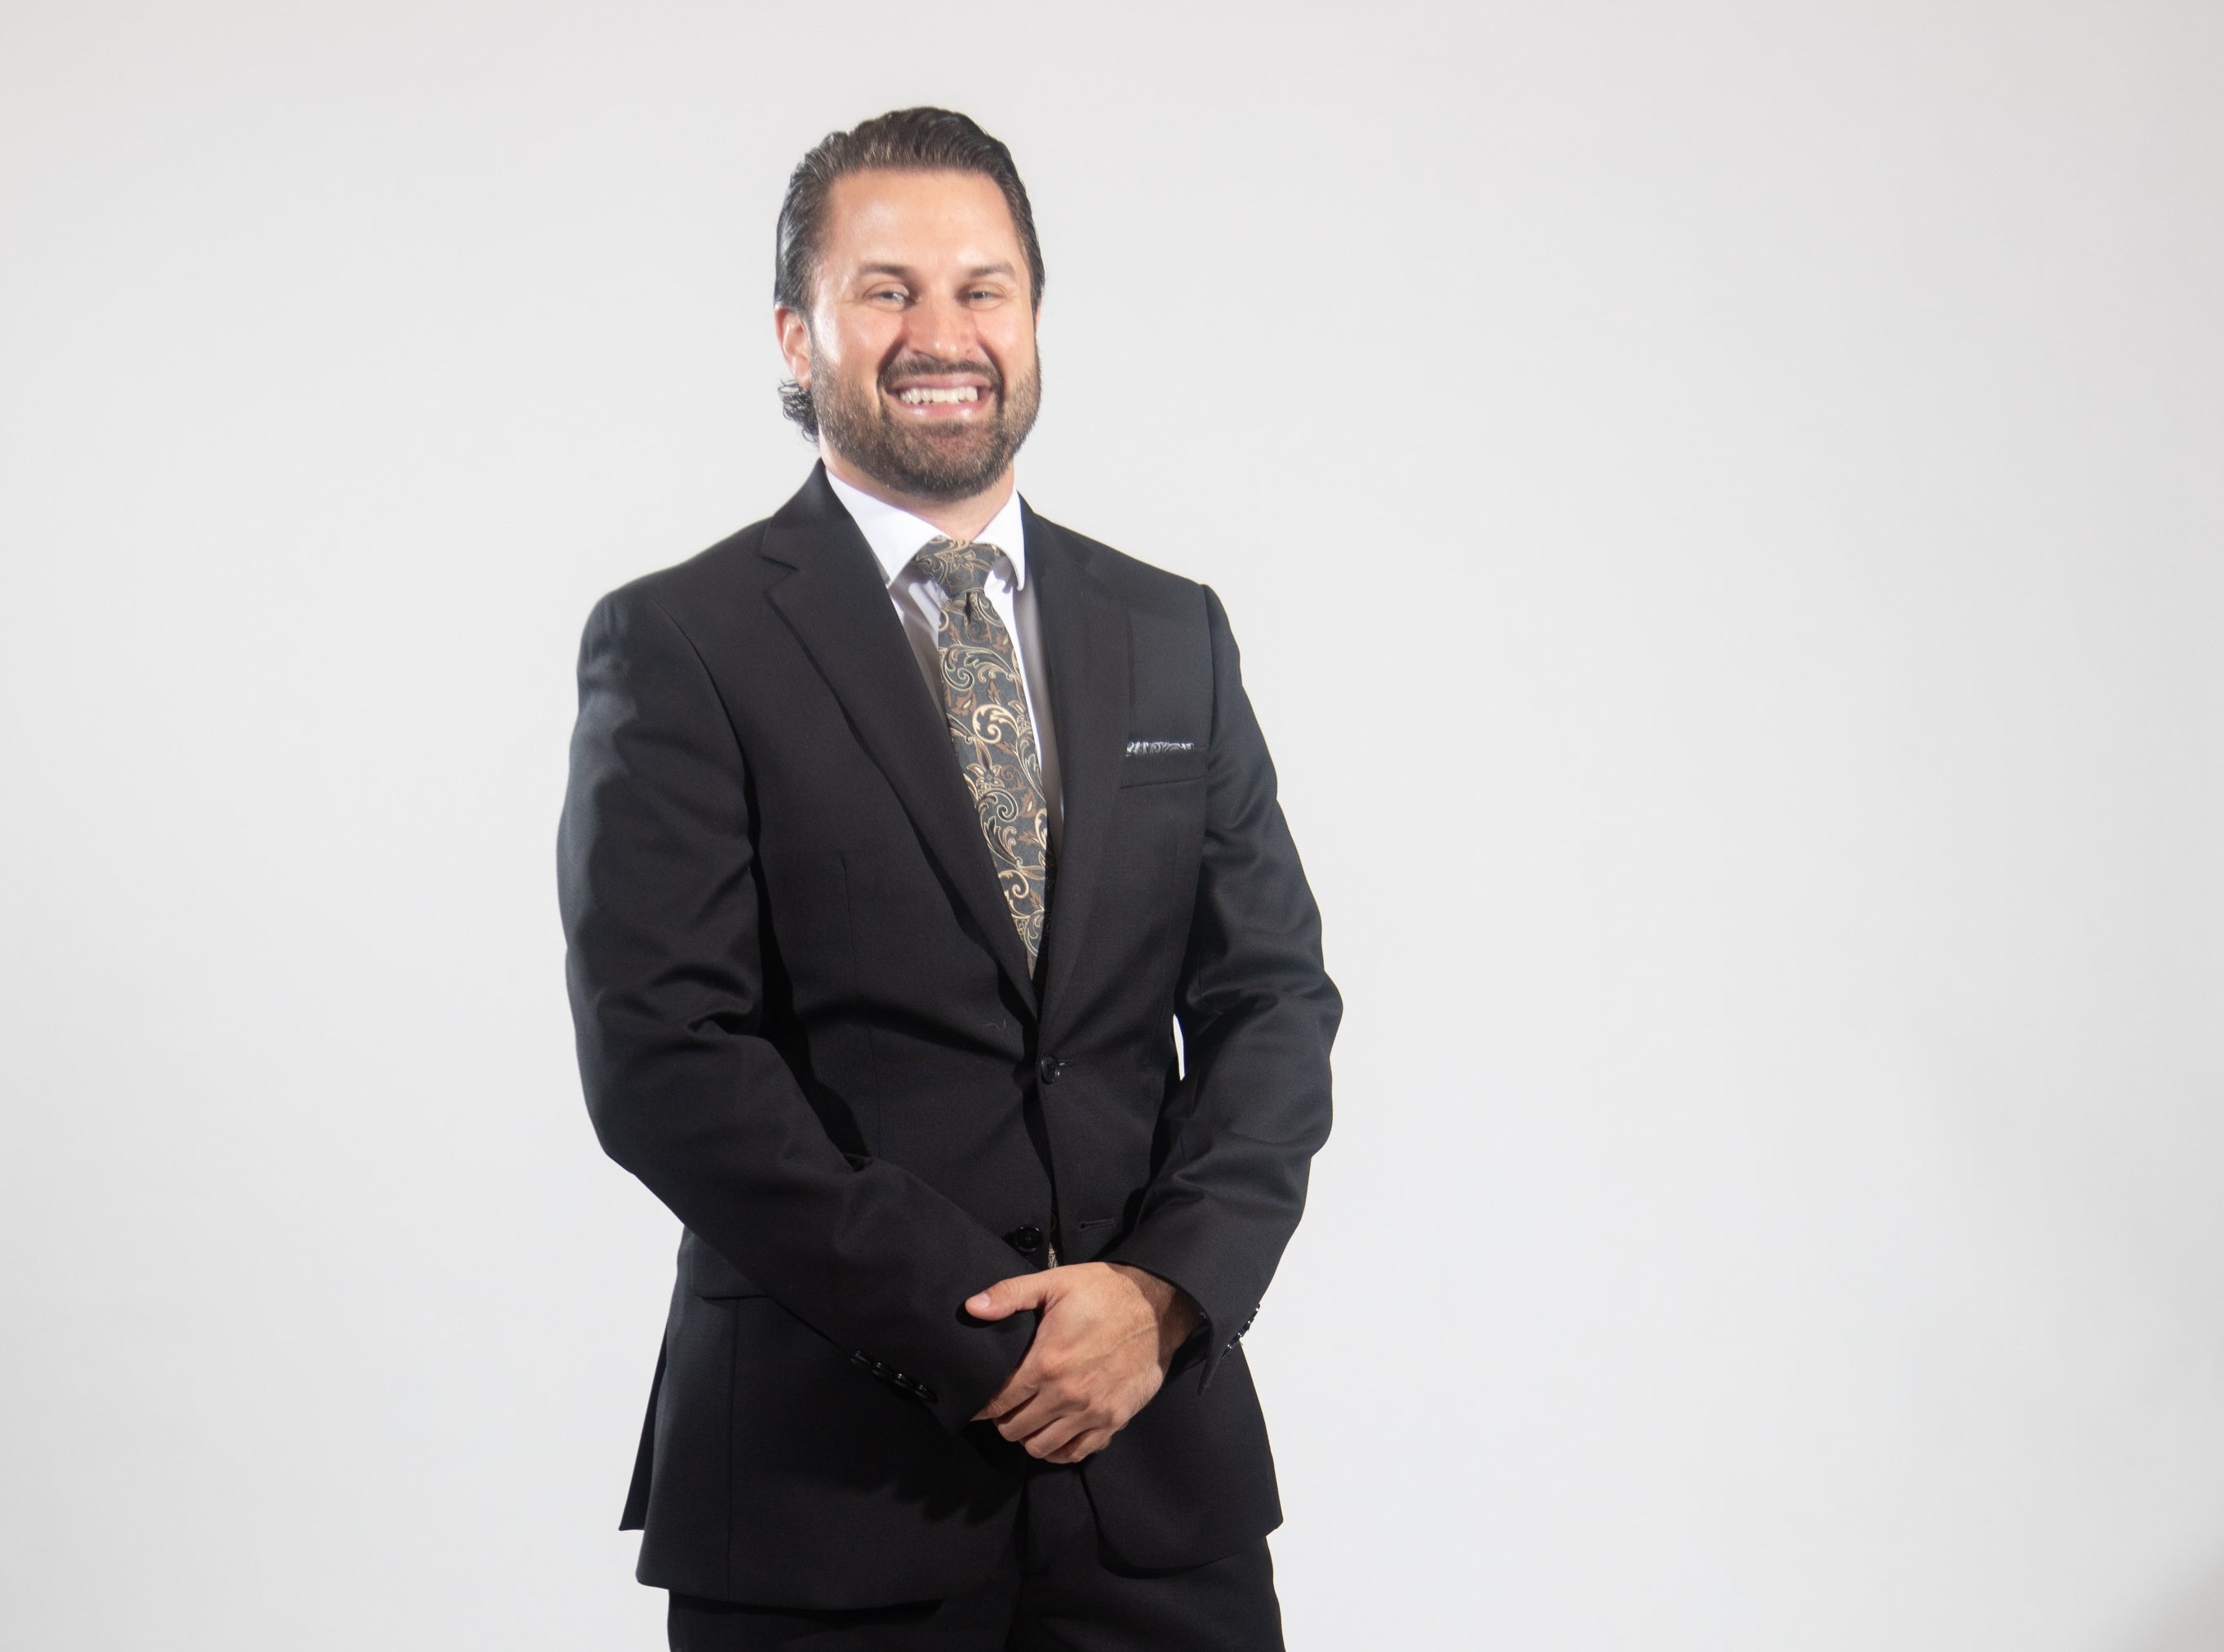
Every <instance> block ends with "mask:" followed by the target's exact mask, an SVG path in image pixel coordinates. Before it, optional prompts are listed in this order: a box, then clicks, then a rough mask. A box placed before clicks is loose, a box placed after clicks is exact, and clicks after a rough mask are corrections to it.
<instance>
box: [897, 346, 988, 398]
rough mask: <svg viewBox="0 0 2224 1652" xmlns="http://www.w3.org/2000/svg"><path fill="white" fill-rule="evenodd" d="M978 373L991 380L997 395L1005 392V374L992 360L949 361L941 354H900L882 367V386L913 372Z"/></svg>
mask: <svg viewBox="0 0 2224 1652" xmlns="http://www.w3.org/2000/svg"><path fill="white" fill-rule="evenodd" d="M924 373H978V374H980V375H981V377H983V378H985V379H987V380H988V381H989V389H992V390H994V391H995V393H996V394H997V395H999V396H1001V395H1002V394H1003V393H1004V376H1003V375H1002V374H1001V373H1000V372H998V371H997V370H996V364H995V363H994V362H992V361H986V360H983V361H948V360H945V359H944V358H942V357H939V356H899V357H897V358H895V359H894V361H892V362H890V363H889V364H888V365H887V366H886V367H883V368H882V369H881V389H884V390H885V389H888V385H889V384H890V383H891V382H893V381H894V380H896V379H899V378H904V377H909V376H910V375H913V374H924Z"/></svg>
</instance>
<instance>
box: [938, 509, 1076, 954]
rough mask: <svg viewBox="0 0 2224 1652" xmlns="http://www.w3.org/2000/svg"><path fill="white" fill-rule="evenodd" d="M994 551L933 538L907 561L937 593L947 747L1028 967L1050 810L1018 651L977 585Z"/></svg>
mask: <svg viewBox="0 0 2224 1652" xmlns="http://www.w3.org/2000/svg"><path fill="white" fill-rule="evenodd" d="M999 555H1001V552H1000V551H998V549H997V548H995V546H993V545H982V544H977V543H975V544H963V545H961V544H959V543H958V542H957V541H955V540H948V539H935V540H929V541H927V543H926V548H924V549H923V550H921V551H920V552H919V554H918V555H917V556H915V557H913V559H912V560H913V562H915V563H917V564H918V566H919V570H920V572H921V573H925V574H926V577H927V578H928V579H931V580H932V581H933V582H934V585H935V587H936V589H937V591H938V592H940V595H941V601H942V617H941V618H940V619H939V620H938V621H937V622H936V624H935V630H934V646H935V649H936V651H937V652H938V654H939V655H940V656H941V666H942V669H941V681H942V704H943V708H944V711H945V713H946V714H947V716H948V718H949V725H950V744H951V746H952V747H954V748H955V749H956V750H957V766H958V768H959V769H962V770H964V775H965V785H966V788H967V789H968V790H970V792H971V793H972V794H973V806H974V807H975V808H976V809H977V810H979V811H980V815H981V835H982V837H983V838H985V839H988V843H989V859H990V860H992V861H993V862H995V868H996V881H997V882H998V883H1000V884H1001V885H1002V886H1003V890H1004V902H1005V904H1006V905H1007V906H1008V907H1010V908H1011V909H1012V924H1013V927H1015V928H1016V929H1018V931H1019V932H1020V941H1021V942H1022V943H1023V944H1024V945H1025V946H1026V947H1027V967H1028V968H1029V969H1031V970H1032V969H1033V967H1034V964H1035V959H1036V956H1037V954H1039V953H1040V952H1041V951H1042V938H1043V919H1044V917H1045V916H1046V915H1047V913H1048V911H1049V909H1050V877H1051V864H1050V812H1049V809H1048V808H1047V807H1046V804H1045V802H1044V794H1043V782H1042V756H1041V753H1040V752H1039V750H1038V749H1037V747H1036V744H1035V725H1034V719H1033V718H1032V717H1030V716H1029V715H1028V714H1027V690H1026V688H1025V687H1024V685H1023V684H1022V682H1021V680H1020V656H1019V652H1018V650H1017V649H1014V647H1013V646H1012V634H1011V633H1010V632H1009V631H1008V630H1005V629H1004V622H1003V621H1002V620H1001V618H999V617H997V614H996V609H995V604H993V603H992V602H990V601H989V595H988V592H985V591H984V590H982V586H983V585H985V584H986V583H987V581H988V578H989V569H990V568H991V567H992V566H995V560H996V558H997V557H998V556H999Z"/></svg>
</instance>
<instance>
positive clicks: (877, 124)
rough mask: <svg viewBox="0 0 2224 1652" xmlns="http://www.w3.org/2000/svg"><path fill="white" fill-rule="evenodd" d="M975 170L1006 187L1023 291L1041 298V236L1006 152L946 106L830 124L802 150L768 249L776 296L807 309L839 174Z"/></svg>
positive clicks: (1033, 299) (1017, 171) (1037, 302)
mask: <svg viewBox="0 0 2224 1652" xmlns="http://www.w3.org/2000/svg"><path fill="white" fill-rule="evenodd" d="M876 171H886V172H976V173H978V174H981V175H982V177H984V178H989V179H993V180H995V185H996V187H997V188H999V189H1001V190H1002V191H1003V192H1004V205H1005V206H1008V207H1009V208H1010V209H1011V213H1012V224H1013V227H1014V228H1015V229H1017V230H1018V231H1019V232H1020V246H1021V247H1023V248H1024V249H1026V250H1027V285H1028V287H1029V288H1030V291H1029V293H1028V295H1027V296H1028V299H1029V301H1030V302H1031V303H1033V305H1035V306H1037V307H1039V306H1040V305H1041V303H1042V290H1043V257H1042V244H1041V243H1040V242H1039V241H1038V240H1037V239H1036V238H1035V215H1034V209H1033V207H1031V206H1028V205H1027V186H1026V185H1025V184H1023V183H1021V182H1020V169H1019V168H1017V167H1015V166H1014V165H1013V164H1012V152H1011V151H1010V150H1009V149H1006V148H1005V147H1004V146H1003V144H1002V143H1001V142H998V141H997V140H996V139H995V138H993V137H990V136H989V135H988V133H986V132H984V131H982V130H981V129H980V127H978V126H977V125H976V124H975V123H973V121H972V120H971V119H970V118H969V117H966V116H964V115H961V114H959V113H957V111H955V110H952V109H926V108H922V109H897V110H892V111H889V112H888V114H885V115H876V116H875V117H873V118H872V119H871V120H869V121H865V122H863V123H861V124H859V125H857V126H855V127H852V128H851V129H850V130H848V131H846V132H829V133H828V134H827V135H826V136H825V137H824V138H822V139H820V140H819V142H818V147H817V148H815V149H812V151H811V153H810V154H808V155H805V156H804V157H803V160H802V161H801V163H800V164H799V165H798V166H797V168H795V171H794V173H793V174H792V175H791V176H790V177H789V179H788V180H787V199H785V200H783V201H781V202H780V230H779V235H778V238H777V241H776V243H775V247H774V255H773V275H772V297H773V302H774V303H775V304H785V305H786V306H787V307H788V308H790V309H792V310H796V311H799V312H800V313H802V314H804V315H805V316H806V317H807V316H808V315H809V314H810V313H811V284H812V280H813V279H814V277H815V276H816V275H817V274H818V268H817V267H818V244H819V240H820V238H821V234H822V232H823V231H824V230H825V224H826V198H827V196H828V195H830V194H831V193H833V189H834V185H835V183H836V181H837V180H840V179H843V178H846V177H848V176H849V175H850V174H851V173H853V172H876Z"/></svg>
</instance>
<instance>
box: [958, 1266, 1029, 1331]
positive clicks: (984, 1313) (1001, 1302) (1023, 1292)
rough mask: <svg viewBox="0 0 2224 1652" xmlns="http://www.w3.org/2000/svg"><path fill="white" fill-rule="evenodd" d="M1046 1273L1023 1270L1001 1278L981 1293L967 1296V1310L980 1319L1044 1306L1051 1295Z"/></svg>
mask: <svg viewBox="0 0 2224 1652" xmlns="http://www.w3.org/2000/svg"><path fill="white" fill-rule="evenodd" d="M1048 1277H1049V1276H1048V1275H1046V1274H1020V1275H1015V1276H1014V1277H1013V1278H1010V1279H1000V1280H998V1281H997V1282H995V1284H993V1285H991V1286H989V1288H988V1289H987V1290H984V1291H982V1292H981V1293H980V1294H978V1295H976V1296H969V1297H967V1298H966V1299H965V1311H966V1312H967V1313H970V1314H971V1315H972V1316H973V1317H974V1318H975V1319H976V1320H1001V1319H1007V1318H1008V1317H1010V1316H1011V1315H1012V1314H1014V1313H1018V1312H1019V1311H1020V1309H1021V1308H1023V1307H1041V1306H1042V1305H1043V1303H1044V1302H1045V1301H1046V1300H1048V1298H1049V1296H1050V1289H1049V1285H1048Z"/></svg>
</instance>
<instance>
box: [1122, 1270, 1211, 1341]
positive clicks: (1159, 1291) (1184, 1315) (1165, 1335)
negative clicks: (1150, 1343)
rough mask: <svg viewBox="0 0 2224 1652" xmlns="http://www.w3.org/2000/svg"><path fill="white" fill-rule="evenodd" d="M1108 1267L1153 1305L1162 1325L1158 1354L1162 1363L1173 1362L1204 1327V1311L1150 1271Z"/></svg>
mask: <svg viewBox="0 0 2224 1652" xmlns="http://www.w3.org/2000/svg"><path fill="white" fill-rule="evenodd" d="M1106 1266H1108V1267H1109V1268H1111V1269H1115V1271H1117V1272H1118V1273H1120V1274H1121V1275H1123V1276H1124V1277H1125V1278H1127V1279H1128V1281H1129V1282H1132V1283H1133V1284H1134V1287H1135V1288H1136V1289H1137V1290H1139V1291H1140V1292H1142V1294H1143V1300H1144V1301H1147V1302H1148V1303H1149V1304H1150V1305H1151V1312H1152V1313H1153V1314H1155V1315H1156V1316H1157V1318H1158V1321H1159V1357H1160V1358H1162V1359H1163V1358H1172V1355H1173V1351H1174V1350H1175V1349H1177V1348H1178V1347H1180V1346H1181V1345H1182V1344H1183V1343H1185V1342H1186V1341H1188V1340H1189V1339H1190V1333H1191V1332H1193V1331H1195V1330H1196V1329H1197V1326H1200V1325H1202V1324H1204V1310H1203V1309H1202V1308H1200V1307H1197V1303H1196V1302H1195V1301H1192V1300H1191V1296H1190V1294H1189V1293H1188V1292H1187V1291H1185V1290H1184V1289H1183V1288H1181V1287H1180V1286H1178V1285H1177V1284H1175V1283H1174V1282H1173V1281H1172V1280H1170V1279H1166V1278H1162V1277H1161V1276H1160V1275H1157V1274H1154V1273H1153V1272H1152V1271H1151V1270H1150V1269H1147V1268H1138V1267H1137V1266H1135V1264H1134V1263H1132V1262H1115V1263H1107V1264H1106Z"/></svg>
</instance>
